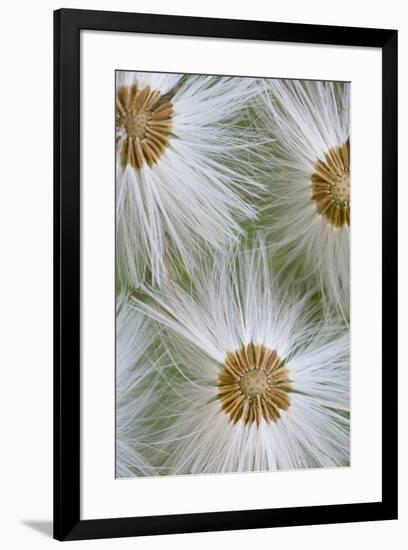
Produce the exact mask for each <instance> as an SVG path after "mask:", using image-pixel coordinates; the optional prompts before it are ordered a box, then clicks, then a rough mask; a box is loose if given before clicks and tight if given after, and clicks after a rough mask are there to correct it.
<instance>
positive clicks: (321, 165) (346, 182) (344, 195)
mask: <svg viewBox="0 0 408 550" xmlns="http://www.w3.org/2000/svg"><path fill="white" fill-rule="evenodd" d="M311 179H312V200H313V201H314V202H315V204H316V208H317V210H318V212H319V214H321V215H322V216H324V217H325V218H326V220H327V221H328V222H329V223H330V224H331V225H333V226H334V227H343V226H345V225H350V144H349V142H348V141H347V142H346V143H344V144H343V145H342V146H341V147H334V148H333V149H330V150H329V151H328V152H327V153H326V154H325V156H324V161H323V160H318V161H317V162H316V165H315V171H314V172H313V174H312V176H311Z"/></svg>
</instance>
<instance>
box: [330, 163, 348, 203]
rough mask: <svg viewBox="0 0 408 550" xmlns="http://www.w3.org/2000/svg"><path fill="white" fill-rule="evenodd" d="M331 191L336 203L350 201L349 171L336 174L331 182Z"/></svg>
mask: <svg viewBox="0 0 408 550" xmlns="http://www.w3.org/2000/svg"><path fill="white" fill-rule="evenodd" d="M332 193H333V197H334V198H335V200H337V202H338V203H346V202H350V172H349V171H345V172H341V173H339V174H337V178H336V179H335V180H334V182H333V187H332Z"/></svg>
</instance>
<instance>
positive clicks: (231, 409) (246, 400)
mask: <svg viewBox="0 0 408 550" xmlns="http://www.w3.org/2000/svg"><path fill="white" fill-rule="evenodd" d="M290 388H291V385H290V381H289V378H288V370H287V369H286V368H285V366H284V362H283V361H282V360H281V359H280V357H279V355H278V354H277V352H276V351H275V350H271V349H269V348H266V347H265V346H262V345H259V344H252V343H251V344H249V345H247V346H243V347H242V348H241V349H240V350H238V351H236V352H235V353H228V354H227V358H226V359H225V363H224V368H223V369H222V371H221V372H220V374H219V386H218V398H219V400H220V402H221V406H222V409H223V411H224V412H225V413H226V414H228V415H229V417H230V419H231V421H232V422H233V423H234V424H235V423H236V422H237V421H238V420H242V421H243V422H244V423H245V424H251V423H253V422H255V423H256V425H257V426H259V424H260V421H261V418H263V419H264V420H265V421H266V422H276V421H277V420H278V419H279V418H280V413H279V409H282V410H285V411H286V410H287V409H288V407H289V405H290V398H289V391H290Z"/></svg>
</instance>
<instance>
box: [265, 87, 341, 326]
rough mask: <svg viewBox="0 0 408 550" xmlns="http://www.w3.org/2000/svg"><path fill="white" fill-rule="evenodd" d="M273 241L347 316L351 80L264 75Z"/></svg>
mask: <svg viewBox="0 0 408 550" xmlns="http://www.w3.org/2000/svg"><path fill="white" fill-rule="evenodd" d="M260 87H261V89H262V91H263V94H262V98H263V115H262V119H263V121H262V128H263V131H264V132H266V134H267V135H268V136H269V145H268V146H267V148H266V149H265V169H264V176H263V181H265V182H266V183H267V185H268V198H267V206H266V209H265V213H264V214H265V216H266V218H267V223H266V226H267V227H268V228H269V233H270V243H271V248H272V250H273V251H274V252H275V253H282V254H283V255H284V256H285V261H286V263H287V264H288V265H289V264H292V263H293V262H295V263H296V262H297V263H298V265H302V267H303V272H304V274H305V275H306V276H307V277H309V276H312V277H314V278H315V281H316V283H317V286H318V287H321V288H322V290H323V294H324V297H325V299H326V300H327V303H328V304H331V305H334V306H335V307H336V309H337V310H338V311H340V313H341V314H342V316H343V317H344V318H345V319H348V317H349V301H350V283H349V280H350V228H349V223H350V191H349V186H350V171H349V143H350V127H349V126H350V116H349V115H350V85H349V84H348V83H341V82H339V83H336V82H319V81H300V80H294V81H289V80H264V81H262V82H260Z"/></svg>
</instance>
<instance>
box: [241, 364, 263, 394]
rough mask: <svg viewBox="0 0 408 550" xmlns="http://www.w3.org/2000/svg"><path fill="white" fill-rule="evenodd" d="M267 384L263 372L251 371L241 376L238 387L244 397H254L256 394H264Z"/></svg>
mask: <svg viewBox="0 0 408 550" xmlns="http://www.w3.org/2000/svg"><path fill="white" fill-rule="evenodd" d="M269 383H270V381H268V375H267V374H266V372H265V371H263V370H251V371H249V372H247V373H246V374H244V376H242V378H241V380H240V382H239V387H240V389H241V391H242V393H243V394H244V395H245V396H247V397H256V396H257V395H258V394H260V395H263V394H264V393H265V391H266V390H267V389H268V386H269Z"/></svg>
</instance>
